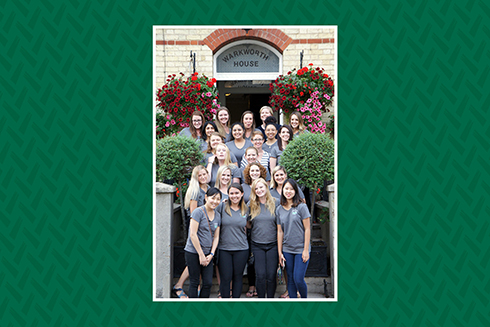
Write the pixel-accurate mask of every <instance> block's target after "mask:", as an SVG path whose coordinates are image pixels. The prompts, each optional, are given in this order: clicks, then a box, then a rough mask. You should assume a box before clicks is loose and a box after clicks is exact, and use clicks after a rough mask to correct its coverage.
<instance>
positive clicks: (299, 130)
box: [289, 111, 306, 134]
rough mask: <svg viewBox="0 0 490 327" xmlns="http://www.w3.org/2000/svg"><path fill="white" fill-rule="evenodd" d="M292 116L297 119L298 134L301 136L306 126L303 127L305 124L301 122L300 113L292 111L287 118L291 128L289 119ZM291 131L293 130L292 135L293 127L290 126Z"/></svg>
mask: <svg viewBox="0 0 490 327" xmlns="http://www.w3.org/2000/svg"><path fill="white" fill-rule="evenodd" d="M293 115H295V116H296V117H297V118H298V134H303V133H304V132H305V130H306V126H305V123H304V120H303V116H302V115H301V113H300V112H299V111H293V112H292V113H291V115H290V116H289V126H291V117H292V116H293ZM291 129H292V130H293V133H294V129H293V126H291Z"/></svg>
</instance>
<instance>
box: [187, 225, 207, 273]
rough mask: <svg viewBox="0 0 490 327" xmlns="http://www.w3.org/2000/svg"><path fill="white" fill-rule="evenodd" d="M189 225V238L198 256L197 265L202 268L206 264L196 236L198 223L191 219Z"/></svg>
mask: <svg viewBox="0 0 490 327" xmlns="http://www.w3.org/2000/svg"><path fill="white" fill-rule="evenodd" d="M190 221H191V223H190V225H189V236H190V238H191V242H192V245H194V249H196V251H197V254H198V255H199V263H200V264H201V265H202V266H207V265H208V262H207V260H206V257H205V256H204V252H203V251H202V248H201V243H199V237H198V236H197V229H198V228H199V223H198V222H197V221H196V220H194V219H193V218H191V219H190Z"/></svg>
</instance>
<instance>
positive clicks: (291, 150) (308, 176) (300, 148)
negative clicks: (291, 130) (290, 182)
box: [279, 133, 335, 214]
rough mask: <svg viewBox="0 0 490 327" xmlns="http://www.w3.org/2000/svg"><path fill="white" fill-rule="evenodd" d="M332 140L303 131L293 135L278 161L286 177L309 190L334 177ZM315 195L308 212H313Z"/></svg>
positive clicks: (326, 136) (322, 135)
mask: <svg viewBox="0 0 490 327" xmlns="http://www.w3.org/2000/svg"><path fill="white" fill-rule="evenodd" d="M334 144H335V143H334V141H333V140H332V139H331V138H330V137H329V136H328V135H326V134H315V133H305V134H301V135H299V136H297V137H295V138H294V139H293V140H292V141H291V142H290V143H289V144H288V146H287V147H286V149H284V152H283V153H282V155H281V157H280V159H279V163H280V164H281V165H282V166H284V168H286V171H287V172H288V177H291V178H293V179H295V180H296V181H297V182H298V183H299V184H301V185H304V186H306V187H308V188H309V189H311V190H317V189H318V185H323V183H324V181H325V180H333V179H334V162H335V161H334V154H335V152H334ZM314 208H315V196H313V197H312V201H311V209H310V213H312V214H313V213H314Z"/></svg>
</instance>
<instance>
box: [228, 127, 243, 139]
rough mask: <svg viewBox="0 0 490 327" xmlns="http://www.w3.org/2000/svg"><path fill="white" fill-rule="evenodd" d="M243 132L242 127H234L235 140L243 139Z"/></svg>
mask: <svg viewBox="0 0 490 327" xmlns="http://www.w3.org/2000/svg"><path fill="white" fill-rule="evenodd" d="M243 132H244V131H243V128H242V126H240V125H235V126H233V130H232V131H231V133H232V134H233V137H234V138H235V140H240V139H241V138H242V137H243Z"/></svg>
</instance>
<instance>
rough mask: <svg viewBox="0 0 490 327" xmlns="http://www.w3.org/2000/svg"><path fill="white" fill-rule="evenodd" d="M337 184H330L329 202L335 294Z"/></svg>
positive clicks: (331, 260) (331, 279) (331, 265)
mask: <svg viewBox="0 0 490 327" xmlns="http://www.w3.org/2000/svg"><path fill="white" fill-rule="evenodd" d="M335 201H336V199H335V184H330V185H328V204H329V209H330V210H329V211H330V212H329V217H330V223H329V225H330V238H329V248H330V282H331V283H332V295H333V297H335V296H336V294H335V268H336V267H335V255H336V253H337V236H336V234H337V229H336V227H337V215H336V212H335Z"/></svg>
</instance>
